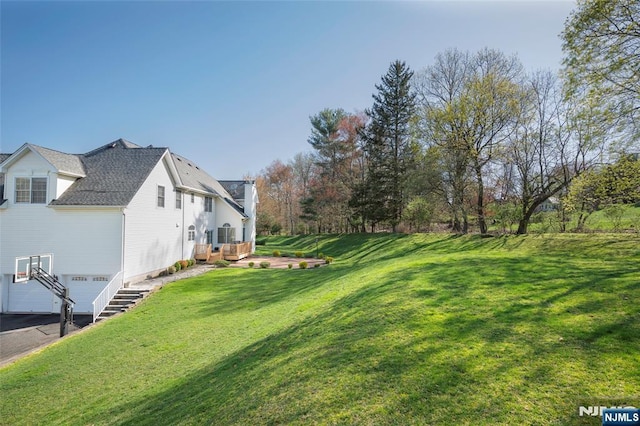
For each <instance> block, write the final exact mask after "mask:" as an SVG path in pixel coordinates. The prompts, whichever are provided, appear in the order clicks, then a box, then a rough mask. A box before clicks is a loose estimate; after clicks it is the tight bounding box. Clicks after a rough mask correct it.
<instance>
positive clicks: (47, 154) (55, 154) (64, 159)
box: [28, 144, 86, 176]
mask: <svg viewBox="0 0 640 426" xmlns="http://www.w3.org/2000/svg"><path fill="white" fill-rule="evenodd" d="M28 145H29V148H31V149H32V150H34V151H36V152H37V153H38V154H40V155H42V157H44V159H45V160H47V161H48V162H49V163H51V165H52V166H53V167H55V168H56V169H58V171H59V172H61V173H67V174H71V175H74V176H85V174H86V173H85V170H84V167H83V165H82V160H81V159H80V156H79V155H74V154H65V153H64V152H59V151H55V150H53V149H49V148H44V147H41V146H38V145H33V144H28Z"/></svg>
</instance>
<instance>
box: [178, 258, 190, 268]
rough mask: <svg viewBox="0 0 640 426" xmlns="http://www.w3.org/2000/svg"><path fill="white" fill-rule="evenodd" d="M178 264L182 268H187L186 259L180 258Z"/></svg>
mask: <svg viewBox="0 0 640 426" xmlns="http://www.w3.org/2000/svg"><path fill="white" fill-rule="evenodd" d="M180 266H181V267H182V269H187V268H188V267H189V262H188V261H186V260H181V261H180Z"/></svg>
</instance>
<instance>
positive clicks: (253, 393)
mask: <svg viewBox="0 0 640 426" xmlns="http://www.w3.org/2000/svg"><path fill="white" fill-rule="evenodd" d="M274 249H280V250H281V251H282V252H286V253H293V252H294V251H296V250H301V251H305V252H306V253H315V249H316V248H315V237H289V238H285V237H282V238H273V239H270V240H268V244H267V245H266V246H259V251H260V252H261V253H264V254H270V253H271V252H272V251H273V250H274ZM319 251H321V252H323V253H325V254H327V255H330V256H333V257H335V262H334V263H333V264H332V265H329V266H327V267H323V268H320V269H310V270H298V269H294V270H287V269H282V270H271V269H269V270H264V269H252V270H250V269H220V270H216V271H213V272H211V273H208V274H206V275H203V276H200V277H195V278H191V279H187V280H183V281H178V282H175V283H172V284H169V285H167V286H165V287H164V288H163V289H162V290H161V291H159V292H157V293H156V294H154V295H152V296H151V297H149V298H148V299H146V300H145V301H144V302H143V303H142V304H141V305H140V306H139V307H137V308H136V309H134V310H132V311H130V312H128V313H126V314H124V315H122V316H120V317H117V318H115V319H112V320H109V321H106V322H104V323H101V324H98V325H97V326H95V327H93V328H91V329H88V330H86V331H84V332H82V333H80V334H78V335H75V336H72V337H70V338H67V339H64V340H63V341H62V342H60V343H58V344H56V345H54V346H52V347H50V348H48V349H46V350H44V351H42V352H41V353H39V354H36V355H34V356H30V357H28V358H26V359H23V360H21V361H19V362H17V363H15V364H13V365H11V366H9V367H6V368H3V369H0V408H1V410H0V423H1V424H3V425H20V424H28V425H31V424H96V425H98V424H131V425H145V424H148V425H158V424H222V425H225V424H238V425H253V424H314V423H317V424H370V425H381V424H398V425H408V424H416V425H424V424H436V425H440V424H442V425H454V424H469V425H494V424H503V425H516V424H526V425H533V424H535V425H552V424H553V425H566V424H593V425H597V424H600V420H599V419H597V418H593V419H592V418H586V417H582V418H581V417H578V407H579V406H580V405H585V406H586V405H603V404H605V403H611V404H612V405H613V404H625V405H629V404H630V405H636V406H640V367H639V366H640V237H639V236H638V235H633V234H630V235H537V236H522V237H516V236H510V237H496V238H480V237H478V236H451V235H413V236H403V235H348V236H343V237H338V236H328V237H321V238H320V241H319Z"/></svg>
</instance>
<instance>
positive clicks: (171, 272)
mask: <svg viewBox="0 0 640 426" xmlns="http://www.w3.org/2000/svg"><path fill="white" fill-rule="evenodd" d="M175 273H176V267H175V266H173V265H171V266H169V267H168V268H167V274H169V275H173V274H175Z"/></svg>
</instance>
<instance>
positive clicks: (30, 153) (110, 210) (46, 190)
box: [0, 139, 257, 313]
mask: <svg viewBox="0 0 640 426" xmlns="http://www.w3.org/2000/svg"><path fill="white" fill-rule="evenodd" d="M248 185H249V186H250V187H253V188H255V185H253V184H252V183H248ZM255 202H257V198H256V199H255ZM254 216H255V206H249V207H247V206H245V207H242V206H240V205H239V204H238V203H237V202H235V201H234V200H233V198H232V197H231V195H230V194H229V193H228V192H227V191H226V190H225V189H224V187H223V186H222V185H220V183H218V182H217V181H216V180H215V179H214V178H212V177H211V176H209V175H208V174H207V173H205V172H204V171H202V170H200V168H199V167H198V166H196V165H195V164H194V163H193V162H191V161H190V160H187V159H185V158H183V157H179V156H177V155H175V154H172V153H171V152H170V151H169V150H168V149H167V148H153V147H147V148H143V147H140V146H138V145H135V144H132V143H131V142H128V141H125V140H122V139H119V140H117V141H115V142H112V143H110V144H107V145H104V146H102V147H100V148H98V149H96V150H93V151H91V152H89V153H86V154H81V155H72V154H66V153H61V152H58V151H54V150H51V149H47V148H43V147H39V146H36V145H32V144H25V145H23V146H22V147H21V148H20V149H18V150H17V151H16V152H15V153H13V154H2V155H0V308H1V309H0V311H1V312H12V313H30V312H37V313H49V312H59V310H60V305H59V300H58V298H57V297H56V296H54V295H53V294H52V293H50V292H49V291H48V290H46V289H45V288H44V287H42V286H41V285H40V284H39V283H38V282H36V281H33V280H32V281H26V282H22V283H20V282H14V281H15V277H14V275H15V274H16V259H17V258H19V257H28V256H32V255H41V254H51V255H52V259H53V261H52V274H55V275H56V276H57V277H58V279H59V281H60V282H61V283H62V284H63V285H65V286H66V287H67V288H69V291H70V297H71V298H72V299H73V300H74V301H75V302H76V304H75V306H74V312H76V313H91V312H92V310H93V307H92V306H93V301H94V299H95V298H96V296H97V295H98V294H99V293H100V292H101V291H102V290H103V289H104V288H105V286H106V285H107V284H109V283H110V282H111V281H112V280H115V281H116V284H117V285H119V286H123V285H124V286H126V285H127V284H129V283H134V282H136V281H139V280H144V279H146V278H147V277H149V276H156V275H157V274H158V273H159V272H161V271H164V270H165V269H166V268H167V267H168V266H169V265H171V264H173V263H174V262H175V261H177V260H180V259H188V258H192V257H193V253H194V247H195V244H196V243H205V242H207V239H209V240H211V239H213V240H212V241H209V242H210V243H211V244H212V245H216V244H218V240H217V236H218V232H217V228H219V227H222V226H223V225H224V224H226V223H229V224H230V226H233V227H234V228H236V229H237V231H236V236H237V237H238V238H237V240H242V235H243V234H242V229H243V227H246V226H247V224H251V223H253V224H255V218H254ZM253 226H254V227H255V225H253ZM245 237H246V238H255V232H253V233H245ZM246 241H252V242H254V241H253V240H250V239H246Z"/></svg>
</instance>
